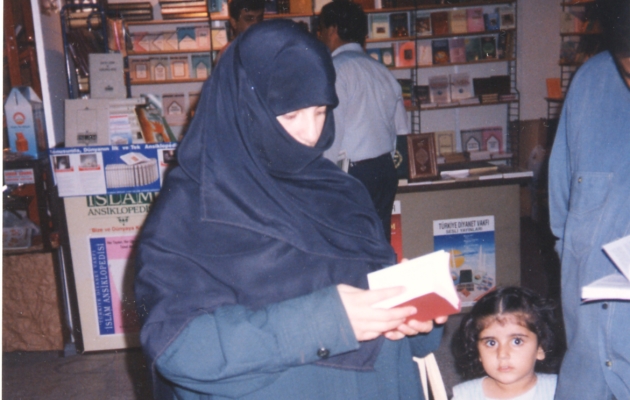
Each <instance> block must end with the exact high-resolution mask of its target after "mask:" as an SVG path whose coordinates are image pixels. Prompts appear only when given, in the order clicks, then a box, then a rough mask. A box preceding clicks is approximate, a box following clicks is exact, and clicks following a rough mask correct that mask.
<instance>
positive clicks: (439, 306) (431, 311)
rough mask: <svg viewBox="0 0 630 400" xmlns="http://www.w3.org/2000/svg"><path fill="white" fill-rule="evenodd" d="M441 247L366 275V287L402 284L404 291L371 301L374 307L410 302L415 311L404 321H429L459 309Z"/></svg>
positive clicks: (380, 287) (386, 286) (447, 257)
mask: <svg viewBox="0 0 630 400" xmlns="http://www.w3.org/2000/svg"><path fill="white" fill-rule="evenodd" d="M449 259H450V256H449V254H448V253H447V252H445V251H444V250H440V251H436V252H433V253H430V254H427V255H425V256H422V257H418V258H414V259H413V260H409V261H405V262H403V263H400V264H396V265H394V266H391V267H389V268H384V269H382V270H380V271H376V272H372V273H369V274H368V275H367V278H368V283H369V285H370V289H383V288H388V287H394V286H404V287H405V288H406V290H405V292H403V293H402V294H400V295H398V296H395V297H392V298H389V299H387V300H384V301H381V302H379V303H376V304H374V307H376V308H392V307H402V306H405V305H413V306H414V307H416V309H417V310H418V312H417V313H416V314H414V315H412V316H410V317H409V318H407V320H411V319H416V320H418V321H429V320H432V319H435V318H437V317H440V316H443V315H451V314H455V313H458V312H459V311H460V310H461V302H460V300H459V297H458V296H457V292H456V290H455V285H454V284H453V279H452V278H451V273H450V271H449Z"/></svg>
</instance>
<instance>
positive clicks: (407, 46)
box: [394, 41, 416, 67]
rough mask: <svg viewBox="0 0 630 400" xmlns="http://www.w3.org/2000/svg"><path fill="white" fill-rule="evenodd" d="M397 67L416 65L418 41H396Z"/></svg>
mask: <svg viewBox="0 0 630 400" xmlns="http://www.w3.org/2000/svg"><path fill="white" fill-rule="evenodd" d="M394 49H395V54H396V66H397V67H414V66H415V65H416V43H415V42H414V41H408V42H396V43H394Z"/></svg>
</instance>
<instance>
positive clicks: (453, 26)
mask: <svg viewBox="0 0 630 400" xmlns="http://www.w3.org/2000/svg"><path fill="white" fill-rule="evenodd" d="M448 22H449V27H450V33H466V32H468V18H467V13H466V9H463V8H462V9H456V10H453V11H451V12H450V13H449V20H448Z"/></svg>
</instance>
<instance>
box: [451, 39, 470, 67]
mask: <svg viewBox="0 0 630 400" xmlns="http://www.w3.org/2000/svg"><path fill="white" fill-rule="evenodd" d="M448 50H449V58H450V62H451V63H453V64H455V63H465V62H466V42H465V40H464V38H452V39H448Z"/></svg>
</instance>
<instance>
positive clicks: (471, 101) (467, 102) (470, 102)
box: [458, 96, 481, 106]
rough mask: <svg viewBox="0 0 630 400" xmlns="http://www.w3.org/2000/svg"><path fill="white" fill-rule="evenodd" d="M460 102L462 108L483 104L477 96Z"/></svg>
mask: <svg viewBox="0 0 630 400" xmlns="http://www.w3.org/2000/svg"><path fill="white" fill-rule="evenodd" d="M458 102H459V104H460V105H462V106H465V105H473V104H479V103H481V101H480V100H479V97H477V96H473V97H469V98H467V99H459V101H458Z"/></svg>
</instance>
